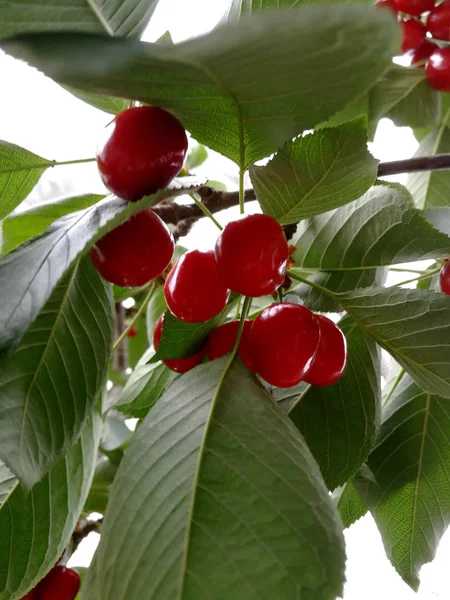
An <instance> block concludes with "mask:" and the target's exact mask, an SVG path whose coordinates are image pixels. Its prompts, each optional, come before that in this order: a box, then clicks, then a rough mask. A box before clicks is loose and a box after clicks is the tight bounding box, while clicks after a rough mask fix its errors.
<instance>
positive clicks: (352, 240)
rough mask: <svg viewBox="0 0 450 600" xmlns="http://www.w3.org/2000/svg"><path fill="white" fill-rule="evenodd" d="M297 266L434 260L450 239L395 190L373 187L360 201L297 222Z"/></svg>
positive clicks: (351, 266) (358, 266) (372, 265)
mask: <svg viewBox="0 0 450 600" xmlns="http://www.w3.org/2000/svg"><path fill="white" fill-rule="evenodd" d="M298 235H299V237H298V240H297V242H296V248H297V250H296V252H295V253H294V260H295V261H296V267H298V268H299V269H302V268H313V269H322V270H325V271H326V270H338V271H342V270H344V271H345V270H347V269H361V268H365V269H373V268H375V267H379V266H383V265H391V264H395V263H404V262H413V261H416V260H425V259H429V258H439V257H440V256H442V255H445V254H446V253H447V252H448V251H449V249H450V238H449V237H448V236H446V235H445V234H443V233H441V232H439V231H437V230H436V229H433V227H432V226H431V225H430V223H428V222H427V221H426V220H425V219H424V217H423V215H422V214H421V213H420V211H418V210H416V209H415V208H414V207H413V206H412V205H411V203H410V201H409V199H407V197H406V195H405V194H403V193H402V192H401V191H400V190H398V189H396V188H393V187H390V186H385V185H376V186H374V187H373V188H372V189H370V190H369V191H368V192H367V193H366V194H364V196H363V197H362V198H360V199H359V200H356V201H355V202H353V203H351V204H348V205H346V206H342V207H341V208H338V209H337V210H335V211H330V212H328V213H325V214H323V215H319V216H317V217H314V218H313V219H310V220H309V221H305V222H304V223H300V225H299V231H298Z"/></svg>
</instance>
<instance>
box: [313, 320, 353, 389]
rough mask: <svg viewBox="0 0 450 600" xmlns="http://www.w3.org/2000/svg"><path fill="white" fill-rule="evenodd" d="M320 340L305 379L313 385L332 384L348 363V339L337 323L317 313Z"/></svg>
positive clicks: (339, 376)
mask: <svg viewBox="0 0 450 600" xmlns="http://www.w3.org/2000/svg"><path fill="white" fill-rule="evenodd" d="M316 320H317V322H318V323H319V327H320V342H319V347H318V348H317V353H316V357H315V359H314V362H313V364H312V366H311V368H310V369H309V371H308V372H307V373H306V375H305V377H304V380H305V381H306V382H307V383H311V384H312V385H331V384H332V383H336V381H338V379H340V378H341V377H342V375H343V373H344V371H345V366H346V364H347V340H346V339H345V335H344V334H343V333H342V331H341V330H340V329H339V327H338V326H337V325H335V324H334V323H333V321H331V320H330V319H328V318H327V317H324V316H323V315H316Z"/></svg>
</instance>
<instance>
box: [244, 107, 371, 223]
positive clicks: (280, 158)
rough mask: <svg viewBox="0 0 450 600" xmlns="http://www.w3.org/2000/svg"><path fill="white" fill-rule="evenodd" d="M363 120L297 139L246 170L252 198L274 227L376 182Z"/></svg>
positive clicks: (337, 202) (348, 199) (356, 195)
mask: <svg viewBox="0 0 450 600" xmlns="http://www.w3.org/2000/svg"><path fill="white" fill-rule="evenodd" d="M377 164H378V163H377V161H376V160H375V159H374V158H373V157H372V156H371V154H370V152H369V151H368V150H367V131H366V122H365V119H357V120H355V121H352V122H350V123H346V124H344V125H341V126H340V127H335V128H330V129H328V128H326V129H320V130H319V131H316V132H314V133H312V134H309V135H306V136H304V137H299V138H297V139H296V140H295V141H294V142H289V143H288V144H286V145H285V146H284V147H283V148H282V149H281V150H279V151H278V152H277V153H276V154H275V156H274V157H273V158H272V160H271V161H270V162H269V163H268V164H267V165H264V166H262V167H258V166H256V165H253V166H251V167H250V177H251V180H252V183H253V186H254V188H255V192H256V197H257V198H258V201H259V203H260V205H261V207H262V209H263V212H265V213H266V214H268V215H271V216H272V217H274V218H276V219H277V220H278V221H279V222H280V223H283V224H287V223H296V222H297V221H301V220H302V219H306V218H308V217H312V216H314V215H318V214H320V213H323V212H326V211H329V210H332V209H335V208H337V207H339V206H342V205H344V204H348V203H349V202H352V201H353V200H356V199H357V198H359V197H360V196H362V195H363V194H364V193H365V192H367V190H368V189H369V188H370V186H371V185H372V184H373V183H374V182H375V180H376V178H377Z"/></svg>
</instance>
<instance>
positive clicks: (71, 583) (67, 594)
mask: <svg viewBox="0 0 450 600" xmlns="http://www.w3.org/2000/svg"><path fill="white" fill-rule="evenodd" d="M37 589H38V597H39V600H74V599H75V597H76V595H77V594H78V591H79V589H80V576H79V575H78V573H77V572H76V571H74V570H73V569H68V568H67V567H62V566H56V567H54V568H53V569H52V570H51V571H50V573H49V574H48V575H47V576H46V577H45V578H44V579H43V580H42V581H41V583H40V584H39V586H38V588H37Z"/></svg>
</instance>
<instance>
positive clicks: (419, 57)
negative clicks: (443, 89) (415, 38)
mask: <svg viewBox="0 0 450 600" xmlns="http://www.w3.org/2000/svg"><path fill="white" fill-rule="evenodd" d="M438 48H439V46H436V44H433V42H429V41H428V40H425V41H424V42H423V43H422V44H421V45H420V46H419V47H418V48H416V50H413V51H412V52H410V53H409V56H410V57H411V65H413V66H416V67H417V68H418V69H425V61H427V60H428V59H429V58H430V56H431V55H432V54H433V52H435V51H436V50H437V49H438ZM416 63H422V64H418V65H416Z"/></svg>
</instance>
